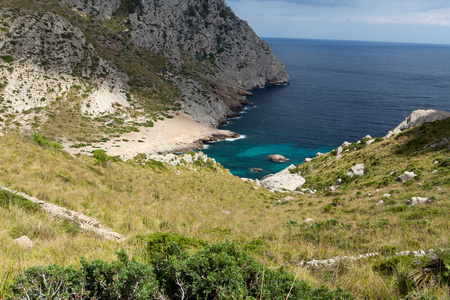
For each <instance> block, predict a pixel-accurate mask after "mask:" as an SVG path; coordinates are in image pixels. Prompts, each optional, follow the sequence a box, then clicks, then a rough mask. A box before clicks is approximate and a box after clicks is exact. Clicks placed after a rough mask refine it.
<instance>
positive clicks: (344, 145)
mask: <svg viewBox="0 0 450 300" xmlns="http://www.w3.org/2000/svg"><path fill="white" fill-rule="evenodd" d="M351 144H352V143H350V142H347V141H345V142H343V143H342V145H341V147H342V148H345V147H348V146H350V145H351Z"/></svg>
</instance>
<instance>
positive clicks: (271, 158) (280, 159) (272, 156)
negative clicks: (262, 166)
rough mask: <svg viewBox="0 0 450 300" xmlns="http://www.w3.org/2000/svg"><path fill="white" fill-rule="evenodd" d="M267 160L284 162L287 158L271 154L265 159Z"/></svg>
mask: <svg viewBox="0 0 450 300" xmlns="http://www.w3.org/2000/svg"><path fill="white" fill-rule="evenodd" d="M267 158H268V159H269V160H271V161H273V162H285V161H287V158H286V157H284V156H283V155H280V154H271V155H269V156H268V157H267Z"/></svg>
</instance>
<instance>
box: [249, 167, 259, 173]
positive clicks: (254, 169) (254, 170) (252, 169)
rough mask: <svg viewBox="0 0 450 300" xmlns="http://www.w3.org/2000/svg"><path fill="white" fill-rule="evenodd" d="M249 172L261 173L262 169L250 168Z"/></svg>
mask: <svg viewBox="0 0 450 300" xmlns="http://www.w3.org/2000/svg"><path fill="white" fill-rule="evenodd" d="M250 171H251V172H254V173H259V172H262V169H261V168H251V169H250Z"/></svg>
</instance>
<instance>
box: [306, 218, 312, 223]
mask: <svg viewBox="0 0 450 300" xmlns="http://www.w3.org/2000/svg"><path fill="white" fill-rule="evenodd" d="M305 222H306V223H312V222H314V219H311V218H308V219H306V220H305Z"/></svg>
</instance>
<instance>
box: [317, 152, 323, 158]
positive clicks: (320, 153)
mask: <svg viewBox="0 0 450 300" xmlns="http://www.w3.org/2000/svg"><path fill="white" fill-rule="evenodd" d="M322 155H324V154H323V153H322V152H317V153H316V157H319V156H322Z"/></svg>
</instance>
